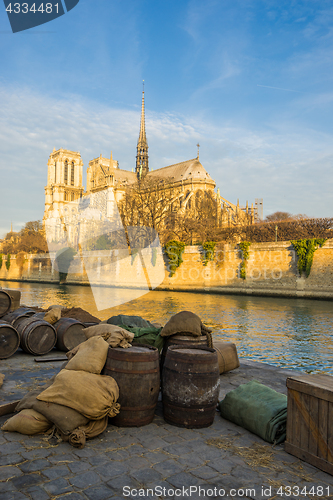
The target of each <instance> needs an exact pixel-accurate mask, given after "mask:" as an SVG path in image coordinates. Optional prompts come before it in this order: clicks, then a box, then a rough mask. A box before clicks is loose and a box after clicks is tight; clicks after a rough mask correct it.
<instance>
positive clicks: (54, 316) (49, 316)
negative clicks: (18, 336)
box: [44, 307, 61, 325]
mask: <svg viewBox="0 0 333 500" xmlns="http://www.w3.org/2000/svg"><path fill="white" fill-rule="evenodd" d="M60 318H61V309H60V308H59V307H54V308H52V309H50V310H49V311H47V312H46V313H45V315H44V321H47V322H48V323H50V324H51V325H53V324H54V323H56V322H57V321H59V319H60Z"/></svg>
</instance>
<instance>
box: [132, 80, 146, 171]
mask: <svg viewBox="0 0 333 500" xmlns="http://www.w3.org/2000/svg"><path fill="white" fill-rule="evenodd" d="M135 172H136V174H137V177H138V179H141V177H142V176H145V175H146V174H147V173H148V172H149V166H148V142H147V137H146V124H145V87H144V81H143V90H142V104H141V122H140V134H139V139H138V144H137V147H136V167H135Z"/></svg>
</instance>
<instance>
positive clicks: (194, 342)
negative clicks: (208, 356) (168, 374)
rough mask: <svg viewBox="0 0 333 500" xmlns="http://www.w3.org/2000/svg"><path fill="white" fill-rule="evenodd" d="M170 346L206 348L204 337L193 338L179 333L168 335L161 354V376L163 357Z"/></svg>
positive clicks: (205, 338)
mask: <svg viewBox="0 0 333 500" xmlns="http://www.w3.org/2000/svg"><path fill="white" fill-rule="evenodd" d="M171 345H182V346H186V347H192V346H195V347H198V346H203V347H207V345H208V344H207V337H206V335H200V336H197V337H195V336H194V335H182V334H180V333H177V334H176V335H170V337H165V340H164V345H163V349H162V353H161V374H162V370H163V365H164V361H165V356H166V353H167V350H168V348H169V347H170V346H171Z"/></svg>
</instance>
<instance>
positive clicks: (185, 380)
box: [162, 346, 220, 429]
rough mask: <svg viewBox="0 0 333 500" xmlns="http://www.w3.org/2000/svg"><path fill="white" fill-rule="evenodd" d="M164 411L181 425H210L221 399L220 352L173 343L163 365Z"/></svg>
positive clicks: (208, 348)
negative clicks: (218, 353)
mask: <svg viewBox="0 0 333 500" xmlns="http://www.w3.org/2000/svg"><path fill="white" fill-rule="evenodd" d="M162 381H163V390H162V398H163V414H164V419H165V420H166V422H168V423H169V424H172V425H176V426H178V427H187V428H188V429H200V428H202V427H209V426H210V425H211V424H212V423H213V421H214V417H215V413H216V405H217V403H218V398H219V388H220V373H219V365H218V360H217V353H216V351H215V350H214V349H211V348H210V347H193V346H192V347H186V346H170V347H169V349H168V351H167V354H166V357H165V363H164V367H163V373H162Z"/></svg>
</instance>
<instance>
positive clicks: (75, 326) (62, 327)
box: [54, 318, 87, 352]
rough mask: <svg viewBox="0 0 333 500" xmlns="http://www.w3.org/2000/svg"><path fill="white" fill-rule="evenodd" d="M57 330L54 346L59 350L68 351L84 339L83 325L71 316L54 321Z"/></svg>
mask: <svg viewBox="0 0 333 500" xmlns="http://www.w3.org/2000/svg"><path fill="white" fill-rule="evenodd" d="M54 328H55V330H56V332H57V343H56V348H57V349H59V351H64V352H67V351H70V350H71V349H74V347H76V346H77V345H79V344H82V342H84V341H85V340H87V339H86V336H85V334H84V329H85V325H84V324H83V323H81V322H80V321H78V320H77V319H73V318H61V319H59V321H57V322H56V323H54Z"/></svg>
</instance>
